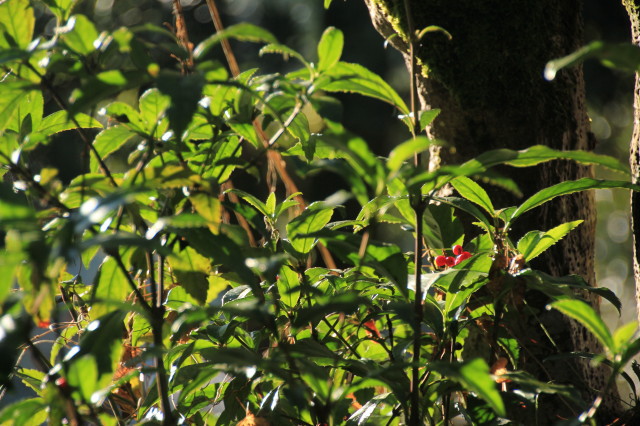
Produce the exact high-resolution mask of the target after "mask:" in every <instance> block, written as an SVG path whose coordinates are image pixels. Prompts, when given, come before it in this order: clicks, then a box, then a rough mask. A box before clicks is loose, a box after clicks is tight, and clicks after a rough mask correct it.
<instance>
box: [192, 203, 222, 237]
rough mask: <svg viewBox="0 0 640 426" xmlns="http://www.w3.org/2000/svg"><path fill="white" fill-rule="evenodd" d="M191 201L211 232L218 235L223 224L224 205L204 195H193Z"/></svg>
mask: <svg viewBox="0 0 640 426" xmlns="http://www.w3.org/2000/svg"><path fill="white" fill-rule="evenodd" d="M189 201H191V204H192V205H193V207H194V208H195V209H196V212H198V214H199V215H200V216H202V218H203V219H205V220H206V222H207V225H208V226H209V230H211V232H213V233H214V234H217V233H218V231H219V230H220V224H221V223H222V205H221V203H220V200H219V199H217V198H216V197H213V196H211V195H208V194H204V193H196V194H191V195H190V196H189Z"/></svg>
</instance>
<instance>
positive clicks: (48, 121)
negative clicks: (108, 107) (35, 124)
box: [37, 111, 102, 136]
mask: <svg viewBox="0 0 640 426" xmlns="http://www.w3.org/2000/svg"><path fill="white" fill-rule="evenodd" d="M101 127H102V124H100V122H99V121H97V120H96V119H94V118H93V117H90V116H88V115H87V114H83V113H78V114H76V115H75V116H74V117H73V118H71V117H69V114H67V112H66V111H57V112H54V113H53V114H50V115H47V116H46V117H44V119H43V120H42V124H40V127H39V128H38V129H37V130H38V132H40V133H42V134H43V135H47V136H49V135H53V134H55V133H60V132H64V131H65V130H72V129H77V128H81V129H89V128H101Z"/></svg>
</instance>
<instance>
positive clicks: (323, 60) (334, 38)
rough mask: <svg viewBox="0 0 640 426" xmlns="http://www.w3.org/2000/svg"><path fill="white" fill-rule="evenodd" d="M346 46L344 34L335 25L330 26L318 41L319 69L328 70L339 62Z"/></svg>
mask: <svg viewBox="0 0 640 426" xmlns="http://www.w3.org/2000/svg"><path fill="white" fill-rule="evenodd" d="M343 47H344V35H343V34H342V31H340V30H339V29H337V28H335V27H329V28H327V29H326V30H324V32H323V33H322V37H321V38H320V42H319V43H318V71H320V72H322V71H325V70H328V69H329V68H331V67H332V66H334V65H335V64H337V63H338V61H339V60H340V56H342V48H343Z"/></svg>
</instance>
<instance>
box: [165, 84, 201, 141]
mask: <svg viewBox="0 0 640 426" xmlns="http://www.w3.org/2000/svg"><path fill="white" fill-rule="evenodd" d="M203 86H204V79H203V78H202V76H200V75H199V74H188V75H180V74H178V73H170V72H163V73H161V74H160V77H158V89H160V91H161V92H162V93H164V94H166V95H169V97H170V98H171V106H170V107H169V108H168V109H167V117H168V118H169V124H170V125H171V129H172V130H173V132H174V134H175V136H176V138H177V139H178V140H182V132H183V131H184V130H185V129H186V128H187V126H188V125H189V123H190V122H191V118H192V117H193V114H194V113H195V112H196V109H197V108H198V102H199V101H200V98H201V95H202V88H203Z"/></svg>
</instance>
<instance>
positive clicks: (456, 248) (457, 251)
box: [453, 244, 464, 256]
mask: <svg viewBox="0 0 640 426" xmlns="http://www.w3.org/2000/svg"><path fill="white" fill-rule="evenodd" d="M463 251H464V249H463V248H462V246H461V245H460V244H456V245H455V246H453V254H455V255H456V256H458V255H460V254H462V252H463Z"/></svg>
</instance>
